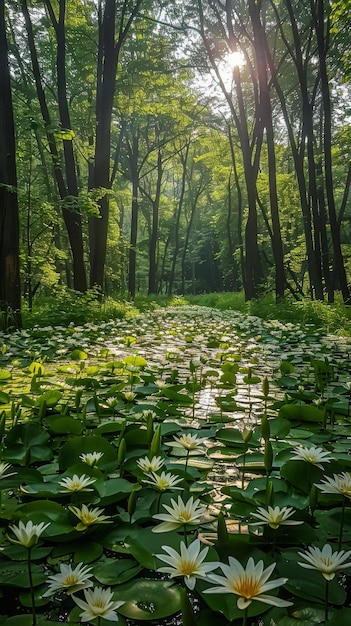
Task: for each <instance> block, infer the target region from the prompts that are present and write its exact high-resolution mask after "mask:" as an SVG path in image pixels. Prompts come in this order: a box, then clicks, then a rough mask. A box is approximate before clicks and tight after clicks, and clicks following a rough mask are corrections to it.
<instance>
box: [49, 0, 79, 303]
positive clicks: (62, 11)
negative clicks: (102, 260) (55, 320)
mask: <svg viewBox="0 0 351 626" xmlns="http://www.w3.org/2000/svg"><path fill="white" fill-rule="evenodd" d="M46 6H47V9H48V12H49V15H50V18H51V22H52V25H53V27H54V29H55V33H56V42H57V55H56V69H57V96H58V107H59V115H60V123H61V126H62V128H63V130H64V131H66V130H68V131H69V130H72V127H71V119H70V113H69V107H68V98H67V79H66V32H65V15H66V0H60V3H59V15H58V19H56V16H55V13H54V10H53V8H52V5H51V2H50V0H46ZM63 154H64V162H65V174H66V186H67V193H68V196H69V206H68V207H64V210H66V211H68V212H70V213H71V214H72V215H71V218H70V222H71V221H72V222H73V223H74V230H75V236H76V240H75V241H74V244H73V245H74V249H75V254H74V256H73V259H72V260H73V287H74V289H76V290H77V291H83V292H84V291H86V289H87V278H86V271H85V263H84V243H83V230H82V217H81V214H80V210H79V203H78V182H77V170H76V159H75V156H74V151H73V141H72V138H71V139H69V140H67V139H63ZM72 200H73V201H74V210H73V211H72V206H71V205H72Z"/></svg>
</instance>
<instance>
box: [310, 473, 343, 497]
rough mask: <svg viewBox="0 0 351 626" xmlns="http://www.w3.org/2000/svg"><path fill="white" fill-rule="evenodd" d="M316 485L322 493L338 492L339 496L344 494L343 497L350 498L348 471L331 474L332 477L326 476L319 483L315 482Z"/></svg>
mask: <svg viewBox="0 0 351 626" xmlns="http://www.w3.org/2000/svg"><path fill="white" fill-rule="evenodd" d="M316 487H318V489H320V490H321V491H322V493H338V494H339V495H341V496H345V498H349V499H351V474H349V473H348V472H342V473H341V474H333V478H330V477H327V478H326V479H325V480H322V482H321V483H319V484H316Z"/></svg>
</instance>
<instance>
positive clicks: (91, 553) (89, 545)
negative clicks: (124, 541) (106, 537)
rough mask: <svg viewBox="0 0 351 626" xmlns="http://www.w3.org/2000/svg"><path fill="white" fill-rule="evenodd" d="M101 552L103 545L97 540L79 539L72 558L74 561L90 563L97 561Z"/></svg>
mask: <svg viewBox="0 0 351 626" xmlns="http://www.w3.org/2000/svg"><path fill="white" fill-rule="evenodd" d="M102 554H103V547H102V545H101V544H100V543H98V542H97V541H80V542H79V543H77V546H76V549H75V551H74V560H75V562H76V563H80V562H83V563H92V562H93V561H97V559H99V558H100V557H101V556H102ZM94 573H95V571H94Z"/></svg>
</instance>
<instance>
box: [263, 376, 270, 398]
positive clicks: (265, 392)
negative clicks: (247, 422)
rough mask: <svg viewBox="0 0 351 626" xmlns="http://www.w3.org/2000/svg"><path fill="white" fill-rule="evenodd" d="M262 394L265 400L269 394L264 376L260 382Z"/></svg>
mask: <svg viewBox="0 0 351 626" xmlns="http://www.w3.org/2000/svg"><path fill="white" fill-rule="evenodd" d="M262 393H263V395H264V397H265V398H267V396H268V394H269V382H268V378H267V376H265V377H264V379H263V381H262Z"/></svg>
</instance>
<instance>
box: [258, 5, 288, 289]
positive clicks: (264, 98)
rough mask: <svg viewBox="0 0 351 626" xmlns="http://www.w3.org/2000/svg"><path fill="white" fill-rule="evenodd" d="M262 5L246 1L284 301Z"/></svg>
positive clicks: (274, 244) (279, 285)
mask: <svg viewBox="0 0 351 626" xmlns="http://www.w3.org/2000/svg"><path fill="white" fill-rule="evenodd" d="M260 10H261V3H256V2H254V0H249V12H250V17H251V22H252V27H253V33H254V48H255V54H256V65H257V74H258V82H259V87H260V103H259V106H260V113H259V115H260V117H261V120H262V123H263V125H264V127H265V129H266V138H267V152H268V177H269V199H270V209H271V220H272V250H273V257H274V262H275V293H276V298H277V299H279V298H283V297H284V289H285V270H284V253H283V242H282V236H281V229H280V220H279V206H278V194H277V166H276V158H275V148H274V130H273V120H272V106H271V100H270V94H269V86H268V77H267V59H266V55H265V48H266V46H265V37H266V36H265V32H264V28H263V26H262V22H261V17H260Z"/></svg>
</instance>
